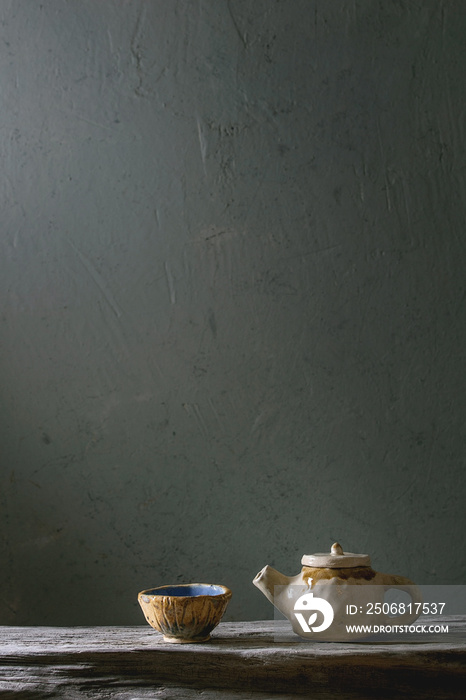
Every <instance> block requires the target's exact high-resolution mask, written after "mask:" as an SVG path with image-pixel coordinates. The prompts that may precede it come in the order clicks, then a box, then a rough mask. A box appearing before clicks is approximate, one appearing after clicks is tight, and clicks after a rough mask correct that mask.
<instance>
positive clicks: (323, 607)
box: [294, 593, 333, 633]
mask: <svg viewBox="0 0 466 700" xmlns="http://www.w3.org/2000/svg"><path fill="white" fill-rule="evenodd" d="M297 610H301V611H303V612H304V611H305V612H306V613H311V614H310V615H309V617H308V618H307V620H306V618H305V617H304V615H303V612H296V611H297ZM318 612H321V613H322V615H323V616H324V620H323V622H322V623H321V624H320V625H317V627H315V626H313V625H314V622H315V621H316V620H317V613H318ZM294 614H295V616H296V619H297V620H298V622H299V624H300V625H301V629H302V630H303V632H306V633H308V632H323V631H324V630H326V629H328V628H329V627H330V625H331V624H332V622H333V608H332V606H331V605H330V603H329V602H328V601H327V600H325V599H324V598H318V597H317V596H315V595H314V593H305V594H304V595H302V596H300V597H299V598H298V600H297V601H296V603H295V604H294Z"/></svg>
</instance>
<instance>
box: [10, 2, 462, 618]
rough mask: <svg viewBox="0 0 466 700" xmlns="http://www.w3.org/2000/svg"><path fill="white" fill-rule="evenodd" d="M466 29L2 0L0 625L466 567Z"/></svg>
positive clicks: (385, 14) (412, 16)
mask: <svg viewBox="0 0 466 700" xmlns="http://www.w3.org/2000/svg"><path fill="white" fill-rule="evenodd" d="M465 56H466V6H465V4H464V3H463V2H461V1H460V0H450V1H449V2H446V1H444V0H435V1H434V0H424V1H423V2H413V1H412V0H409V1H408V0H400V1H399V2H377V1H373V0H356V1H355V2H354V1H353V0H351V1H349V0H332V1H331V2H327V1H325V2H324V1H319V0H277V1H275V0H255V1H254V2H252V1H246V0H230V1H227V0H147V1H143V0H126V1H124V0H99V2H96V1H95V0H79V1H78V0H43V1H42V2H38V0H13V1H11V2H8V1H6V0H2V1H1V2H0V59H1V61H0V100H1V111H0V153H1V170H0V194H1V200H2V223H1V234H0V320H1V321H0V322H1V326H0V331H1V334H0V342H1V348H0V351H1V364H0V410H1V416H0V449H1V455H0V459H1V462H0V467H1V488H0V505H1V518H2V528H1V542H0V557H1V567H0V623H2V624H46V625H55V624H58V625H60V624H70V625H75V624H85V625H88V624H135V623H141V624H143V623H144V620H143V618H142V614H141V612H140V611H139V609H138V607H137V602H136V594H137V592H138V591H139V590H141V589H144V588H148V587H151V586H155V585H159V584H164V583H174V582H184V581H200V580H201V581H206V582H215V583H225V584H227V585H229V586H230V587H231V588H232V589H233V593H234V598H233V600H232V603H231V605H230V608H229V610H228V614H227V618H228V619H248V618H249V619H251V618H262V617H266V616H271V615H272V609H271V606H270V605H269V603H267V601H266V600H265V598H263V597H262V596H261V594H260V593H259V592H258V591H257V590H256V589H255V588H254V587H253V586H252V585H251V580H252V578H253V576H254V575H255V573H256V572H257V571H258V570H259V569H260V568H262V566H263V565H264V564H266V563H269V564H272V565H274V566H275V567H276V568H278V569H280V570H282V571H284V572H285V573H289V574H294V573H297V572H298V570H299V568H300V559H301V555H302V554H303V553H312V552H314V551H322V550H325V549H327V548H329V547H330V545H331V544H332V542H333V541H335V540H337V539H338V540H340V541H341V543H342V545H343V547H344V548H345V549H347V550H352V551H356V552H364V553H369V554H371V555H372V561H373V564H374V566H375V568H377V569H379V570H382V571H388V572H393V573H400V574H404V575H406V576H409V577H411V578H413V579H414V580H416V581H417V582H419V583H421V584H427V583H464V582H465V574H466V572H465V557H464V528H465V515H464V502H465V496H466V488H465V476H464V474H465V471H464V467H465V435H466V431H465V415H466V412H465V409H466V372H465V359H466V352H465V350H466V325H465V320H466V319H465V314H466V304H465V269H466V265H465V263H466V250H465V249H466V236H465V191H466V190H465V175H466V168H465V149H464V139H465V97H464V90H465V88H464V86H465V85H466V61H465Z"/></svg>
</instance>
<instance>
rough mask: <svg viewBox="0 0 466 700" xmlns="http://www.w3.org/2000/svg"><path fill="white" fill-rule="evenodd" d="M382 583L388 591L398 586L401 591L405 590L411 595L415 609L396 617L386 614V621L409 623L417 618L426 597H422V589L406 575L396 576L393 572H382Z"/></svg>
mask: <svg viewBox="0 0 466 700" xmlns="http://www.w3.org/2000/svg"><path fill="white" fill-rule="evenodd" d="M381 576H382V584H383V586H384V588H385V590H386V591H388V590H390V589H391V588H396V589H398V590H400V591H405V592H406V593H408V595H410V596H411V599H412V606H413V610H412V611H411V612H406V613H403V614H402V615H397V616H396V617H389V616H388V615H387V616H385V621H386V622H389V623H390V624H391V625H409V624H410V623H411V622H414V621H415V620H417V618H418V617H419V615H420V614H421V612H422V603H423V602H424V599H423V597H422V593H421V589H420V588H419V586H416V584H415V583H413V581H410V580H409V578H405V577H404V576H396V575H392V574H381Z"/></svg>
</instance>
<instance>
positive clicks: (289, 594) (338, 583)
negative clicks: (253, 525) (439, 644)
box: [253, 542, 422, 642]
mask: <svg viewBox="0 0 466 700" xmlns="http://www.w3.org/2000/svg"><path fill="white" fill-rule="evenodd" d="M301 563H302V564H303V568H302V570H301V572H300V573H299V574H298V575H297V576H292V577H288V576H284V575H283V574H281V573H280V572H278V571H276V569H273V568H272V567H271V566H265V567H264V568H263V569H262V570H261V571H259V573H258V574H257V576H256V577H255V578H254V580H253V584H254V585H255V586H257V588H259V590H261V591H262V593H263V594H264V595H265V597H266V598H267V599H268V600H270V602H271V603H272V604H273V605H274V606H275V607H276V608H277V609H278V610H279V611H280V612H281V613H282V614H283V615H284V616H285V617H287V618H288V620H289V621H290V622H291V626H292V628H293V631H294V632H295V633H296V634H298V635H299V636H300V637H303V638H304V639H313V640H314V641H341V642H344V641H351V640H355V639H360V638H364V637H367V636H370V635H371V634H374V633H377V632H382V633H386V632H397V631H399V632H401V631H402V630H401V629H397V628H399V627H400V626H407V625H410V624H411V623H412V622H414V620H416V619H417V618H418V617H419V615H420V613H421V608H422V595H421V591H420V589H419V588H418V587H417V586H416V585H415V584H414V583H413V582H412V581H410V580H409V579H408V578H405V577H404V576H396V575H392V574H382V573H379V572H377V571H374V569H372V567H371V565H370V558H369V556H368V555H367V554H354V553H352V552H343V549H342V547H341V546H340V544H338V542H335V544H334V545H333V546H332V548H331V550H330V553H329V554H311V555H309V554H305V555H304V556H303V557H302V559H301ZM389 589H398V590H401V591H404V592H405V593H408V594H409V596H410V598H411V600H410V602H406V601H394V602H392V603H389V602H387V600H386V596H385V594H386V592H387V591H388V590H389ZM405 598H406V596H405Z"/></svg>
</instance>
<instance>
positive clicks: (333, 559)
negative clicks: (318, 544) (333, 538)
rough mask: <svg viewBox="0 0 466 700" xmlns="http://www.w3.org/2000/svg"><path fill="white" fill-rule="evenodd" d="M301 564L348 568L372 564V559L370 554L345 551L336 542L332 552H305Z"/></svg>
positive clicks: (328, 567) (327, 567)
mask: <svg viewBox="0 0 466 700" xmlns="http://www.w3.org/2000/svg"><path fill="white" fill-rule="evenodd" d="M301 564H303V565H304V566H313V567H317V568H321V567H325V568H326V569H346V568H349V567H350V566H370V565H371V560H370V557H369V555H368V554H354V553H353V552H344V551H343V549H342V547H341V545H340V544H338V542H335V544H333V545H332V548H331V550H330V554H323V553H319V554H305V555H304V556H303V558H302V559H301Z"/></svg>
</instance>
